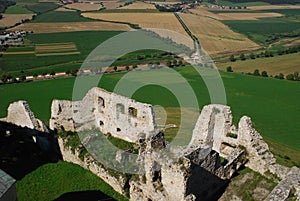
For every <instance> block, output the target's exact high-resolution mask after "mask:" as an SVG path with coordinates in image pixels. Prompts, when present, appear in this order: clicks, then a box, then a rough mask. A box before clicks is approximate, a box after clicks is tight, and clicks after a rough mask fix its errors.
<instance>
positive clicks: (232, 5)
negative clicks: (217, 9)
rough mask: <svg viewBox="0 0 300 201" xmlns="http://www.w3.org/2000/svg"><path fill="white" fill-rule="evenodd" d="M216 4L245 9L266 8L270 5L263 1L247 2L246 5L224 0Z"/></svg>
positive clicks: (218, 0) (219, 0)
mask: <svg viewBox="0 0 300 201" xmlns="http://www.w3.org/2000/svg"><path fill="white" fill-rule="evenodd" d="M216 4H218V5H222V6H231V7H235V6H240V7H244V6H265V5H270V4H269V3H267V2H261V1H254V2H245V3H234V2H231V1H224V0H217V1H216Z"/></svg>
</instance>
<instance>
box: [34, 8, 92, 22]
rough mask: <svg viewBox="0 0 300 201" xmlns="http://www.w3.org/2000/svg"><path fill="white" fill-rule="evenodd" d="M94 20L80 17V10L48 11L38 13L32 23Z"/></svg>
mask: <svg viewBox="0 0 300 201" xmlns="http://www.w3.org/2000/svg"><path fill="white" fill-rule="evenodd" d="M94 21H95V20H93V19H89V18H85V17H82V16H81V15H80V12H69V11H50V12H47V13H43V14H41V15H38V16H37V17H36V18H35V19H34V20H32V21H31V22H32V23H36V22H94Z"/></svg>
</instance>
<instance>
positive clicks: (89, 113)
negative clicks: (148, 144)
mask: <svg viewBox="0 0 300 201" xmlns="http://www.w3.org/2000/svg"><path fill="white" fill-rule="evenodd" d="M93 127H94V128H99V130H100V131H101V132H102V133H106V134H107V133H109V134H111V135H112V136H114V137H117V138H120V139H123V140H126V141H129V142H137V141H138V140H139V139H140V138H141V137H142V138H146V137H148V136H150V135H152V134H153V133H155V132H156V124H155V122H154V112H153V108H152V106H151V105H149V104H144V103H139V102H136V101H135V100H132V99H129V98H126V97H124V96H120V95H117V94H114V93H110V92H107V91H105V90H103V89H100V88H96V87H95V88H92V89H91V90H90V91H89V92H88V93H87V94H86V96H85V97H84V98H83V100H82V101H76V102H71V101H60V100H54V101H53V102H52V106H51V119H50V128H51V129H53V130H54V129H57V130H67V131H69V130H70V131H82V130H86V129H91V128H93Z"/></svg>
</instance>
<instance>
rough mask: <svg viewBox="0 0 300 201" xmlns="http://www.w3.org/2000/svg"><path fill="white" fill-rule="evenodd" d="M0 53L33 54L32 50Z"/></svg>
mask: <svg viewBox="0 0 300 201" xmlns="http://www.w3.org/2000/svg"><path fill="white" fill-rule="evenodd" d="M0 54H7V55H17V54H34V52H32V51H24V52H0Z"/></svg>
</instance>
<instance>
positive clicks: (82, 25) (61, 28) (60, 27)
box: [9, 21, 131, 34]
mask: <svg viewBox="0 0 300 201" xmlns="http://www.w3.org/2000/svg"><path fill="white" fill-rule="evenodd" d="M9 30H12V31H14V30H30V31H33V32H34V33H36V34H40V33H57V32H74V31H105V30H107V31H109V30H117V31H128V30H131V28H130V27H129V26H128V25H126V24H118V23H111V22H97V21H93V22H55V23H51V22H49V23H25V24H21V25H19V26H17V27H14V28H11V29H9Z"/></svg>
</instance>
